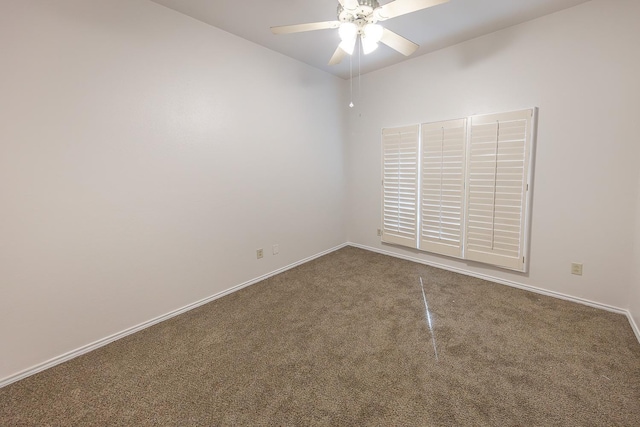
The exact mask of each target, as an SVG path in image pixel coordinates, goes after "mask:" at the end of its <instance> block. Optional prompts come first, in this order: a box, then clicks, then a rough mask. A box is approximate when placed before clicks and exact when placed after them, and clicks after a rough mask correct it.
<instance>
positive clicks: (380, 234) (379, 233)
mask: <svg viewBox="0 0 640 427" xmlns="http://www.w3.org/2000/svg"><path fill="white" fill-rule="evenodd" d="M380 236H382V230H380V229H379V228H378V237H380Z"/></svg>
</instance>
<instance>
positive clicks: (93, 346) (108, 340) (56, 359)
mask: <svg viewBox="0 0 640 427" xmlns="http://www.w3.org/2000/svg"><path fill="white" fill-rule="evenodd" d="M345 246H347V243H343V244H341V245H338V246H336V247H333V248H331V249H327V250H326V251H323V252H320V253H317V254H315V255H312V256H310V257H307V258H304V259H301V260H300V261H297V262H294V263H293V264H289V265H287V266H285V267H282V268H279V269H277V270H274V271H272V272H270V273H267V274H263V275H262V276H260V277H256V278H255V279H251V280H249V281H247V282H244V283H241V284H239V285H236V286H233V287H231V288H229V289H227V290H224V291H222V292H218V293H217V294H214V295H211V296H209V297H207V298H204V299H201V300H200V301H196V302H194V303H191V304H188V305H185V306H184V307H181V308H179V309H177V310H173V311H171V312H169V313H166V314H163V315H161V316H158V317H156V318H154V319H151V320H148V321H146V322H143V323H140V324H139V325H136V326H133V327H131V328H128V329H125V330H124V331H121V332H118V333H115V334H113V335H110V336H108V337H106V338H102V339H99V340H97V341H94V342H92V343H91V344H87V345H85V346H82V347H80V348H78V349H75V350H72V351H70V352H68V353H65V354H62V355H60V356H56V357H54V358H52V359H49V360H47V361H46V362H43V363H39V364H37V365H35V366H32V367H31V368H28V369H25V370H24V371H21V372H18V373H17V374H14V375H11V376H9V377H6V378H3V379H1V380H0V388H2V387H5V386H8V385H9V384H11V383H14V382H16V381H20V380H21V379H24V378H26V377H28V376H31V375H33V374H37V373H38V372H41V371H44V370H45V369H49V368H52V367H54V366H56V365H59V364H61V363H64V362H66V361H68V360H71V359H73V358H76V357H78V356H81V355H83V354H85V353H88V352H90V351H93V350H96V349H98V348H100V347H103V346H105V345H107V344H110V343H112V342H114V341H117V340H119V339H121V338H124V337H126V336H127V335H131V334H135V333H136V332H139V331H141V330H143V329H146V328H148V327H150V326H153V325H155V324H157V323H160V322H163V321H165V320H168V319H171V318H172V317H175V316H178V315H180V314H182V313H185V312H187V311H190V310H193V309H194V308H197V307H200V306H201V305H204V304H207V303H209V302H211V301H214V300H216V299H218V298H221V297H223V296H225V295H228V294H231V293H233V292H236V291H239V290H240V289H242V288H246V287H247V286H251V285H253V284H255V283H258V282H261V281H262V280H265V279H268V278H269V277H271V276H275V275H276V274H280V273H282V272H285V271H287V270H290V269H292V268H294V267H297V266H299V265H301V264H304V263H307V262H309V261H311V260H314V259H316V258H319V257H321V256H324V255H327V254H329V253H331V252H334V251H337V250H338V249H342V248H344V247H345Z"/></svg>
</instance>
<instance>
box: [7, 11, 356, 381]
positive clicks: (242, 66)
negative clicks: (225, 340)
mask: <svg viewBox="0 0 640 427" xmlns="http://www.w3.org/2000/svg"><path fill="white" fill-rule="evenodd" d="M0 52H1V53H2V55H1V56H2V66H1V67H0V94H1V95H0V109H1V111H2V113H1V114H0V198H1V200H2V210H1V214H0V217H1V220H0V236H2V237H1V238H0V271H1V273H0V274H1V275H0V281H1V284H0V381H1V380H2V379H3V378H7V377H10V376H12V375H14V374H16V373H17V372H19V371H22V370H24V369H27V368H29V367H32V366H34V365H36V364H39V363H42V362H44V361H46V360H48V359H50V358H54V357H56V356H59V355H61V354H63V353H65V352H68V351H71V350H74V349H77V348H79V347H81V346H83V345H86V344H89V343H91V342H93V341H95V340H99V339H101V338H104V337H107V336H109V335H111V334H114V333H117V332H120V331H122V330H125V329H127V328H129V327H132V326H134V325H137V324H139V323H141V322H145V321H148V320H150V319H152V318H154V317H156V316H159V315H163V314H165V313H168V312H170V311H172V310H175V309H177V308H179V307H182V306H184V305H186V304H189V303H192V302H195V301H197V300H200V299H202V298H205V297H208V296H211V295H213V294H216V293H218V292H220V291H223V290H225V289H228V288H230V287H232V286H235V285H238V284H240V283H243V282H245V281H248V280H250V279H253V278H255V277H258V276H260V275H262V274H265V273H268V272H271V271H273V270H276V269H278V268H280V267H283V266H286V265H289V264H291V263H293V262H295V261H298V260H300V259H303V258H305V257H308V256H311V255H314V254H317V253H319V252H321V251H324V250H327V249H329V248H332V247H335V246H336V245H339V244H341V243H344V242H345V241H346V231H345V227H344V218H343V208H344V190H343V189H344V187H345V183H344V170H343V168H344V155H343V152H344V145H343V134H342V132H343V129H344V125H343V117H344V111H342V108H343V104H344V103H343V102H341V93H342V88H343V87H344V86H345V84H346V83H345V82H344V81H342V80H340V79H338V78H336V77H333V76H330V75H328V74H326V73H323V72H320V71H318V70H315V69H312V68H310V67H308V66H306V65H304V64H301V63H299V62H297V61H294V60H292V59H289V58H286V57H284V56H282V55H280V54H277V53H274V52H272V51H269V50H267V49H264V48H262V47H259V46H257V45H254V44H252V43H249V42H247V41H244V40H242V39H239V38H237V37H235V36H232V35H230V34H228V33H225V32H223V31H220V30H218V29H215V28H213V27H210V26H208V25H205V24H203V23H200V22H198V21H195V20H192V19H190V18H187V17H185V16H182V15H180V14H178V13H176V12H174V11H171V10H169V9H166V8H164V7H162V6H159V5H157V4H155V3H152V2H149V1H146V0H89V1H87V0H29V1H23V0H5V1H3V2H2V5H1V6H0ZM275 243H278V244H279V245H280V254H279V255H277V256H273V255H271V250H270V248H271V245H272V244H275ZM259 247H262V248H264V249H265V258H264V259H262V260H256V254H255V250H256V249H257V248H259Z"/></svg>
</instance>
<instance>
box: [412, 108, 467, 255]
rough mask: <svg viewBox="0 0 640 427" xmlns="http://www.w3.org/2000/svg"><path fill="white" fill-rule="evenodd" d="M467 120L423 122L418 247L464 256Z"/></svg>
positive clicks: (429, 250) (444, 253)
mask: <svg viewBox="0 0 640 427" xmlns="http://www.w3.org/2000/svg"><path fill="white" fill-rule="evenodd" d="M466 125H467V120H466V119H460V120H449V121H445V122H438V123H428V124H423V125H422V132H421V139H422V145H421V161H422V166H421V171H422V172H421V174H422V176H421V191H420V192H421V198H420V200H421V201H420V208H421V213H420V237H419V249H421V250H424V251H428V252H434V253H440V254H443V255H449V256H454V257H458V258H461V257H462V231H463V223H464V206H463V203H464V180H465V146H466V142H467V141H466V138H467V133H466V132H467V131H466Z"/></svg>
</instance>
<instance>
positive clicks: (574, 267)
mask: <svg viewBox="0 0 640 427" xmlns="http://www.w3.org/2000/svg"><path fill="white" fill-rule="evenodd" d="M571 274H575V275H576V276H582V263H581V262H572V263H571Z"/></svg>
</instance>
